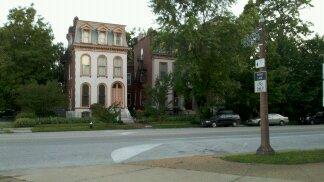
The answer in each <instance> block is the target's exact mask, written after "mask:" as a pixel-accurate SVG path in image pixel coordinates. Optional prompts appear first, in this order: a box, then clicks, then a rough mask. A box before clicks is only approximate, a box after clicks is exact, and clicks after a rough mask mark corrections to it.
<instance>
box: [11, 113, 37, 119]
mask: <svg viewBox="0 0 324 182" xmlns="http://www.w3.org/2000/svg"><path fill="white" fill-rule="evenodd" d="M19 118H37V116H36V114H35V113H33V112H20V113H18V114H17V116H16V117H15V119H19Z"/></svg>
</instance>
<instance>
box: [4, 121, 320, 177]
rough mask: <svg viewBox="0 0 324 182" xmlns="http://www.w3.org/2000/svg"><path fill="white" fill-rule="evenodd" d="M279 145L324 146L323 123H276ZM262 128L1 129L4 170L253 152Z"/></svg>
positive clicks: (274, 138) (274, 133)
mask: <svg viewBox="0 0 324 182" xmlns="http://www.w3.org/2000/svg"><path fill="white" fill-rule="evenodd" d="M270 132H271V145H272V147H273V148H274V149H275V150H287V149H315V148H324V125H315V126H283V127H280V126H272V127H270ZM259 144H260V128H259V127H224V128H188V129H139V130H106V131H77V132H48V133H15V134H0V171H5V170H15V169H27V168H28V169H30V168H43V167H63V166H83V165H95V164H114V163H124V162H131V161H141V160H149V159H162V158H169V157H179V156H191V155H210V154H214V155H223V154H227V153H239V152H254V151H255V150H256V149H257V148H258V147H259Z"/></svg>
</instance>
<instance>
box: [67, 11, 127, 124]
mask: <svg viewBox="0 0 324 182" xmlns="http://www.w3.org/2000/svg"><path fill="white" fill-rule="evenodd" d="M66 38H67V40H68V50H67V52H66V55H65V70H66V72H65V75H66V89H67V93H68V97H69V107H68V110H69V111H68V113H67V115H68V116H71V117H85V116H88V115H90V106H91V105H92V104H95V103H98V104H101V105H103V106H105V107H108V106H111V105H112V104H114V105H116V106H118V107H119V108H120V109H121V111H122V116H124V120H125V119H127V117H128V115H129V112H128V110H127V51H128V46H127V42H126V32H125V25H119V24H111V23H101V22H93V21H85V20H79V19H78V18H77V17H75V18H74V20H73V26H71V27H70V28H69V31H68V34H67V35H66ZM125 117H126V118H125Z"/></svg>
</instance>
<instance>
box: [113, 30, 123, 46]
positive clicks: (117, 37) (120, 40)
mask: <svg viewBox="0 0 324 182" xmlns="http://www.w3.org/2000/svg"><path fill="white" fill-rule="evenodd" d="M113 31H114V37H115V45H116V46H122V45H123V37H122V35H123V29H121V28H116V29H114V30H113Z"/></svg>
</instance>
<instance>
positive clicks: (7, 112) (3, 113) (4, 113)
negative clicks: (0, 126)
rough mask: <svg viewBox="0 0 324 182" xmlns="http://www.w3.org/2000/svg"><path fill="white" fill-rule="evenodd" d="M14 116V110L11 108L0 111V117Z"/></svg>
mask: <svg viewBox="0 0 324 182" xmlns="http://www.w3.org/2000/svg"><path fill="white" fill-rule="evenodd" d="M15 116H16V111H15V110H13V109H6V110H4V111H0V118H13V117H15Z"/></svg>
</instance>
